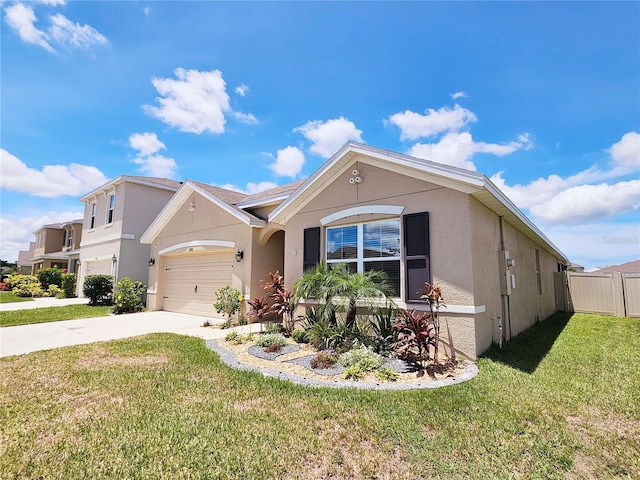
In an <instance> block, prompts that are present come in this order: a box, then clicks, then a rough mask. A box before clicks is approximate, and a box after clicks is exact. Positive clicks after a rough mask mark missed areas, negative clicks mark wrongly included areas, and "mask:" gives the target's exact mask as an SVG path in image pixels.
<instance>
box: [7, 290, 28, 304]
mask: <svg viewBox="0 0 640 480" xmlns="http://www.w3.org/2000/svg"><path fill="white" fill-rule="evenodd" d="M14 302H33V298H31V297H19V296H17V295H16V294H15V293H13V292H0V303H14Z"/></svg>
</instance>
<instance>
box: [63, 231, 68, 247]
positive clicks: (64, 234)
mask: <svg viewBox="0 0 640 480" xmlns="http://www.w3.org/2000/svg"><path fill="white" fill-rule="evenodd" d="M66 243H67V231H66V230H63V231H62V248H64V247H66Z"/></svg>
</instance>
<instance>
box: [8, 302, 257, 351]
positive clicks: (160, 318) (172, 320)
mask: <svg viewBox="0 0 640 480" xmlns="http://www.w3.org/2000/svg"><path fill="white" fill-rule="evenodd" d="M82 300H84V301H85V302H86V299H82ZM59 301H61V300H59ZM26 303H28V304H31V303H33V302H21V303H20V305H24V304H26ZM3 305H11V304H3ZM31 308H34V307H31ZM35 308H38V307H35ZM16 310H18V309H16ZM205 320H208V321H209V322H212V323H213V322H218V323H222V321H223V320H220V319H213V318H206V317H199V316H196V315H183V314H179V313H171V312H142V313H130V314H127V315H110V316H108V317H98V318H85V319H80V320H63V321H60V322H49V323H35V324H32V325H20V326H15V327H2V328H0V357H8V356H11V355H22V354H24V353H30V352H36V351H39V350H50V349H52V348H59V347H67V346H70V345H82V344H85V343H93V342H101V341H105V340H115V339H118V338H127V337H136V336H138V335H146V334H148V333H156V332H167V333H177V334H181V335H190V336H193V337H200V338H203V339H205V340H209V339H214V338H224V337H225V336H226V334H227V333H229V330H221V329H219V328H213V327H203V326H202V324H203V323H204V321H205ZM259 329H260V324H252V325H245V326H243V327H236V328H235V330H238V331H239V332H242V333H247V332H249V331H259Z"/></svg>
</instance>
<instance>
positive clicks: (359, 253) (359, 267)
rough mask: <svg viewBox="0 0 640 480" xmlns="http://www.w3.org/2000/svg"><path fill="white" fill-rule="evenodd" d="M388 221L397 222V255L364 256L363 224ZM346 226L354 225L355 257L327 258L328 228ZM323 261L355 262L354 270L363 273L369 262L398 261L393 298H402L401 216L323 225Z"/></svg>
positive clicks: (402, 250)
mask: <svg viewBox="0 0 640 480" xmlns="http://www.w3.org/2000/svg"><path fill="white" fill-rule="evenodd" d="M388 222H396V223H397V224H398V236H399V249H400V252H399V254H398V255H394V256H389V257H366V258H365V257H364V226H365V225H375V224H379V223H388ZM346 227H356V258H355V259H331V260H330V259H329V258H328V255H329V251H328V245H329V230H331V229H337V228H346ZM324 230H325V231H324V248H323V250H324V261H325V262H326V264H327V265H331V264H339V263H345V264H352V263H355V264H356V271H357V272H359V273H364V272H365V271H366V270H365V264H366V263H369V262H398V265H399V272H398V273H399V275H398V295H397V296H396V297H394V298H402V290H403V288H404V282H403V268H404V267H403V257H404V246H403V239H402V218H401V217H396V218H386V219H381V220H372V221H368V222H357V223H349V224H344V225H334V226H326V227H324Z"/></svg>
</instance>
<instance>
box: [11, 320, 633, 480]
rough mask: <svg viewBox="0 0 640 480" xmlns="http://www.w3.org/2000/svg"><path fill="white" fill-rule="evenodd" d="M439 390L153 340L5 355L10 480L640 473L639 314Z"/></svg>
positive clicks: (487, 366)
mask: <svg viewBox="0 0 640 480" xmlns="http://www.w3.org/2000/svg"><path fill="white" fill-rule="evenodd" d="M478 364H479V367H480V375H479V376H478V377H477V378H476V379H474V380H472V381H470V382H467V383H464V384H460V385H457V386H454V387H447V388H442V389H437V390H431V391H428V390H422V391H416V392H409V391H405V392H392V391H383V392H374V391H358V390H353V389H350V390H337V389H336V390H333V389H327V388H322V389H310V388H305V387H301V386H296V385H293V384H291V383H288V382H283V381H279V380H276V379H273V378H266V377H263V376H262V375H260V374H257V373H248V372H240V371H235V370H232V369H229V368H228V367H226V366H225V365H223V364H221V363H220V361H219V360H218V356H217V355H216V354H215V353H213V352H211V351H209V350H208V349H207V348H206V347H205V346H204V342H203V341H202V340H199V339H195V338H191V337H185V336H178V335H170V334H153V335H148V336H145V337H139V338H134V339H130V340H122V341H113V342H108V343H100V344H94V345H86V346H78V347H70V348H65V349H59V350H53V351H48V352H38V353H34V354H29V355H23V356H18V357H11V358H5V359H0V380H1V381H0V435H1V438H2V442H1V443H0V472H3V474H2V475H3V478H47V479H67V478H92V479H102V478H105V479H106V478H127V479H147V478H154V479H157V478H166V479H181V478H184V479H186V478H189V479H191V478H193V479H195V478H202V479H204V478H212V479H267V478H277V479H289V478H291V479H296V478H297V479H323V478H331V479H375V478H380V479H382V478H397V479H412V478H438V479H458V478H470V479H502V478H504V479H511V478H517V479H550V478H551V479H554V478H556V479H566V478H570V479H580V478H625V479H626V478H629V479H630V478H640V375H638V365H640V320H638V319H622V318H614V317H601V316H595V315H582V314H576V315H574V316H573V317H569V316H556V317H554V318H552V319H551V320H549V321H546V322H543V323H541V324H538V325H536V326H535V327H534V328H532V329H531V330H529V331H528V332H525V333H524V334H522V335H521V336H520V337H518V338H517V339H516V340H514V341H513V342H511V343H510V344H509V345H508V347H507V348H505V349H504V350H503V351H501V352H497V351H492V352H489V354H488V355H487V356H486V357H484V358H482V359H480V360H479V362H478Z"/></svg>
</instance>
